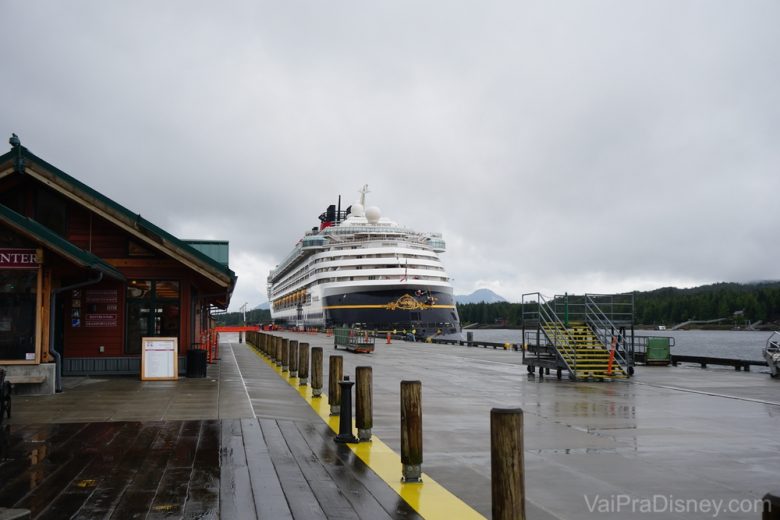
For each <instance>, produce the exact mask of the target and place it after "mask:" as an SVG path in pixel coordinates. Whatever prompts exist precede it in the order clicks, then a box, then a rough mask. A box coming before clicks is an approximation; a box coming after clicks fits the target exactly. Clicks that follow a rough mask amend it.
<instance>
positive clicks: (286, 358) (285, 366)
mask: <svg viewBox="0 0 780 520" xmlns="http://www.w3.org/2000/svg"><path fill="white" fill-rule="evenodd" d="M289 369H290V340H289V339H287V338H285V339H283V340H282V372H287V371H288V370H289Z"/></svg>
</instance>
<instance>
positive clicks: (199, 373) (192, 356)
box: [187, 348, 208, 377]
mask: <svg viewBox="0 0 780 520" xmlns="http://www.w3.org/2000/svg"><path fill="white" fill-rule="evenodd" d="M207 364H208V363H207V358H206V351H205V350H202V349H198V348H195V349H190V350H189V351H188V352H187V377H206V365H207Z"/></svg>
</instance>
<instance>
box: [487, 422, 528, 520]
mask: <svg viewBox="0 0 780 520" xmlns="http://www.w3.org/2000/svg"><path fill="white" fill-rule="evenodd" d="M490 480H491V488H492V495H493V518H494V519H495V520H504V519H506V520H509V519H519V520H525V467H524V466H523V411H522V410H521V409H520V408H493V409H492V410H490Z"/></svg>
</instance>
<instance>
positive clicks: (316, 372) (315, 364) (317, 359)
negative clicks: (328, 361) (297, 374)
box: [311, 347, 322, 397]
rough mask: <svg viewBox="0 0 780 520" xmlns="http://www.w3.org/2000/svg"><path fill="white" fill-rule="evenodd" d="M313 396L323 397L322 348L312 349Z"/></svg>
mask: <svg viewBox="0 0 780 520" xmlns="http://www.w3.org/2000/svg"><path fill="white" fill-rule="evenodd" d="M311 395H312V397H320V396H321V395H322V347H312V348H311Z"/></svg>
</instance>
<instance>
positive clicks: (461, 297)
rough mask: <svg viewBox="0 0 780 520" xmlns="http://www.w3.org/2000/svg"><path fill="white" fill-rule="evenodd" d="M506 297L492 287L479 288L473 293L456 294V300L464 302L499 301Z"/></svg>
mask: <svg viewBox="0 0 780 520" xmlns="http://www.w3.org/2000/svg"><path fill="white" fill-rule="evenodd" d="M505 301H506V298H504V297H503V296H499V295H497V294H496V293H494V292H493V291H491V290H490V289H477V290H476V291H474V292H473V293H471V294H456V295H455V302H456V303H460V304H464V303H482V302H485V303H498V302H505Z"/></svg>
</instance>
